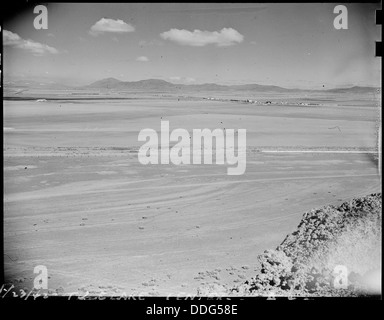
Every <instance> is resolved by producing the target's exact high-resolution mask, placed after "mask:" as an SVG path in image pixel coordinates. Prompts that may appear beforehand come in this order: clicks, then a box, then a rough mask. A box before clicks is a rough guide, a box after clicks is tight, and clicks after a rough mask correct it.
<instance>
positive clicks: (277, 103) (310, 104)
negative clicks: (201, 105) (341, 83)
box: [203, 97, 321, 106]
mask: <svg viewBox="0 0 384 320" xmlns="http://www.w3.org/2000/svg"><path fill="white" fill-rule="evenodd" d="M203 99H204V100H213V101H223V102H225V101H230V102H240V103H251V104H257V105H288V104H289V105H297V106H320V105H321V104H319V103H306V102H287V101H270V100H266V101H258V100H252V99H222V98H213V97H208V98H205V97H204V98H203Z"/></svg>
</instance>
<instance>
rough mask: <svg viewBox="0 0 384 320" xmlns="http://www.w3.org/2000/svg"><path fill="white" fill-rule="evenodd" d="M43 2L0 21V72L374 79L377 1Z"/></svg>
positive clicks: (338, 82) (197, 79)
mask: <svg viewBox="0 0 384 320" xmlns="http://www.w3.org/2000/svg"><path fill="white" fill-rule="evenodd" d="M334 7H335V4H249V3H248V4H238V5H236V4H228V3H227V4H74V3H69V4H48V29H47V30H36V29H34V27H33V19H34V18H35V16H36V15H35V14H33V12H32V11H30V10H28V11H26V12H22V13H20V14H19V15H18V16H17V18H15V19H13V20H9V21H4V24H3V46H4V57H3V59H4V60H3V61H4V78H5V81H6V80H7V79H11V78H12V79H13V78H24V79H38V80H40V81H43V80H44V81H45V80H52V81H57V82H62V83H65V84H74V85H80V84H87V83H90V82H92V81H96V80H100V79H103V78H107V77H114V78H117V79H120V80H124V81H136V80H142V79H149V78H157V79H164V80H167V81H170V82H174V83H206V82H214V83H220V84H242V83H259V84H273V85H280V86H284V87H290V88H292V87H298V88H320V87H322V86H323V85H324V86H325V87H326V88H329V87H338V86H350V85H375V86H379V85H380V82H379V79H380V72H379V71H380V68H381V64H380V61H379V58H375V57H374V55H375V41H379V40H380V39H381V35H380V30H379V28H378V27H376V26H375V18H374V17H375V6H372V5H365V4H347V9H348V30H336V29H335V28H334V26H333V21H334V19H335V17H336V14H334V13H333V9H334Z"/></svg>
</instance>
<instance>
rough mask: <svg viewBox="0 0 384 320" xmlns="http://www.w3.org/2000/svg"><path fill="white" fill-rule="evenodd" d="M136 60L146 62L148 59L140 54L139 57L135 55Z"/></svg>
mask: <svg viewBox="0 0 384 320" xmlns="http://www.w3.org/2000/svg"><path fill="white" fill-rule="evenodd" d="M136 61H139V62H148V61H149V59H148V58H147V57H146V56H140V57H137V58H136Z"/></svg>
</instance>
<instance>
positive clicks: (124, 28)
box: [89, 18, 135, 36]
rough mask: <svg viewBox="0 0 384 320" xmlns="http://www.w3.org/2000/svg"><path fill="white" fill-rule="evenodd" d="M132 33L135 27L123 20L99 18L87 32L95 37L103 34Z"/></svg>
mask: <svg viewBox="0 0 384 320" xmlns="http://www.w3.org/2000/svg"><path fill="white" fill-rule="evenodd" d="M133 31H135V27H134V26H132V25H130V24H129V23H125V22H124V21H123V20H119V19H117V20H113V19H107V18H101V19H100V20H99V21H97V22H96V23H95V24H94V25H93V26H92V27H91V30H90V31H89V32H90V34H91V35H93V36H97V35H98V34H100V33H104V32H112V33H127V32H133Z"/></svg>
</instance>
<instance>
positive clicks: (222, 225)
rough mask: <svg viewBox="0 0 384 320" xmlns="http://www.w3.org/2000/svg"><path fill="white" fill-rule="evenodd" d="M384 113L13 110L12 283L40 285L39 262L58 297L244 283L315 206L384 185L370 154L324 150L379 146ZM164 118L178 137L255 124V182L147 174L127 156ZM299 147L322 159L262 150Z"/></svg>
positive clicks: (8, 205) (7, 190) (49, 106)
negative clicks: (183, 133) (379, 117)
mask: <svg viewBox="0 0 384 320" xmlns="http://www.w3.org/2000/svg"><path fill="white" fill-rule="evenodd" d="M377 115H378V112H377V110H376V108H373V107H367V106H365V107H358V106H349V107H347V106H339V107H334V106H332V107H311V108H304V107H289V106H284V107H277V106H276V107H268V106H265V107H263V106H252V105H244V104H238V105H236V104H233V103H232V104H231V103H223V102H210V101H177V99H176V100H175V99H173V100H132V101H118V102H116V101H113V102H108V101H102V102H95V101H92V102H87V103H85V102H82V103H78V102H71V103H68V102H65V101H63V102H60V101H55V102H46V103H37V102H33V101H30V102H28V101H21V102H20V101H19V102H16V101H13V102H11V101H5V102H4V205H5V207H4V240H5V243H4V252H5V256H4V261H5V272H6V277H7V280H8V281H9V282H12V283H14V284H15V285H17V286H18V287H21V288H32V283H33V278H34V277H35V276H36V275H35V274H33V268H34V266H36V265H45V266H47V268H48V273H49V288H50V289H51V290H53V291H55V290H57V292H64V293H70V292H79V293H84V292H86V291H89V292H91V293H101V292H104V293H106V294H121V293H122V292H125V293H127V294H142V295H147V294H153V295H163V296H164V295H169V294H172V295H184V294H195V293H196V289H197V287H199V286H201V285H206V284H211V283H215V282H217V283H221V284H223V283H224V284H233V283H239V282H241V281H243V280H244V279H245V278H249V277H250V276H252V275H253V274H254V273H255V270H257V269H258V266H257V263H256V257H257V255H258V254H260V253H261V252H262V251H263V250H264V249H267V248H274V247H276V246H277V245H278V244H279V243H280V242H281V241H282V240H283V238H284V237H285V235H286V234H288V233H290V232H291V231H292V230H294V229H295V227H296V226H297V224H298V222H299V221H300V219H301V217H302V214H303V213H304V212H305V211H307V210H309V209H311V208H314V207H319V206H323V205H328V204H340V203H341V202H343V201H346V200H348V199H351V198H353V197H356V196H362V195H366V194H370V193H373V192H378V191H379V190H380V186H379V176H378V172H377V164H376V163H375V161H374V160H373V155H372V154H365V153H353V152H348V153H323V152H321V150H326V149H327V148H330V149H332V150H336V149H340V150H350V151H351V150H352V151H353V150H358V149H359V150H360V149H361V148H371V149H372V148H374V146H375V142H376V141H375V139H376V138H375V125H376V117H377ZM161 117H162V119H163V120H168V121H170V126H171V129H173V128H178V127H181V128H185V129H187V130H189V131H191V130H192V129H193V128H210V129H212V130H213V129H215V128H233V129H239V128H245V129H247V146H248V147H249V149H248V152H247V169H246V172H245V174H244V175H242V176H228V175H226V169H227V166H226V165H184V166H175V165H150V166H143V165H141V164H140V163H139V162H138V159H137V154H136V153H135V152H133V151H132V150H128V149H126V148H131V147H137V146H140V145H141V143H140V142H138V141H137V135H138V132H139V131H140V130H141V129H143V128H153V129H155V130H159V128H160V120H161ZM337 127H338V128H339V129H337ZM298 146H300V148H301V149H303V148H307V149H309V150H311V148H314V149H316V148H317V149H318V151H317V152H312V153H300V152H297V153H284V152H280V153H274V152H268V153H267V152H262V150H264V149H263V148H265V149H266V150H267V149H268V148H269V151H271V150H274V149H277V148H278V149H279V150H280V151H281V150H284V148H290V149H293V150H297V151H300V150H299V149H300V148H299V147H298ZM113 147H114V148H115V149H112V148H113ZM119 148H122V149H119ZM260 150H261V151H260ZM319 150H320V151H319Z"/></svg>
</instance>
